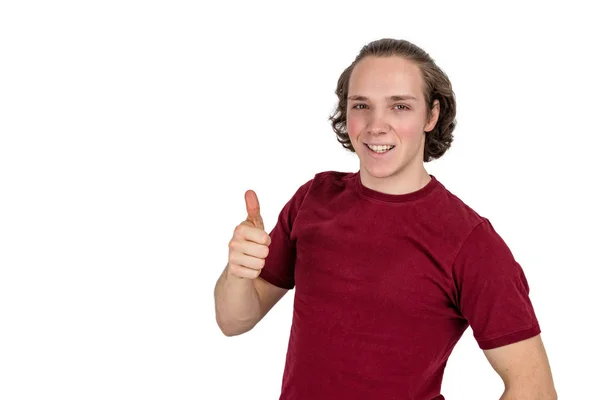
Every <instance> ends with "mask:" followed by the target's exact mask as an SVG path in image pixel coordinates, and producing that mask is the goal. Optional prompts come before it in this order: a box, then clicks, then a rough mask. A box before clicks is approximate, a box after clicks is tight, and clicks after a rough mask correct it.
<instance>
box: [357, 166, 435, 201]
mask: <svg viewBox="0 0 600 400" xmlns="http://www.w3.org/2000/svg"><path fill="white" fill-rule="evenodd" d="M429 176H430V177H431V179H430V180H429V182H427V184H426V185H425V186H423V187H422V188H421V189H418V190H416V191H414V192H410V193H404V194H389V193H382V192H378V191H376V190H373V189H370V188H368V187H366V186H365V185H363V183H362V181H361V180H360V171H357V172H355V173H354V176H353V177H352V179H353V180H354V187H355V189H356V191H357V192H358V193H359V194H360V195H361V196H364V197H367V198H369V199H373V200H377V201H381V202H384V203H405V202H408V201H414V200H418V199H420V198H422V197H425V196H427V195H428V194H429V193H431V192H432V191H433V190H434V189H435V188H437V187H438V186H439V184H440V183H439V181H438V180H437V179H436V177H435V176H434V175H431V174H429Z"/></svg>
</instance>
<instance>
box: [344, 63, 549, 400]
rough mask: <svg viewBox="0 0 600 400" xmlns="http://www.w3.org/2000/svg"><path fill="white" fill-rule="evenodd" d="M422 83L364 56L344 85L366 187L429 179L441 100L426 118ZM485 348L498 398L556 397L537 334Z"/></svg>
mask: <svg viewBox="0 0 600 400" xmlns="http://www.w3.org/2000/svg"><path fill="white" fill-rule="evenodd" d="M423 87H424V85H423V79H422V76H421V72H420V70H419V67H418V66H417V65H416V64H414V63H413V62H411V61H408V60H406V59H404V58H401V57H396V56H393V57H366V58H364V59H362V60H361V61H359V62H358V63H357V64H356V66H355V68H354V70H353V72H352V75H351V76H350V82H349V88H348V111H347V122H346V126H347V130H348V135H349V136H350V141H351V143H352V146H353V147H354V149H355V151H356V154H357V156H358V158H359V159H360V179H361V181H362V183H363V185H364V186H366V187H368V188H370V189H373V190H376V191H378V192H382V193H388V194H404V193H410V192H414V191H416V190H418V189H420V188H422V187H423V186H425V185H426V184H427V183H428V182H429V181H430V179H431V177H430V176H429V174H428V172H427V171H426V170H425V166H424V162H423V152H424V145H425V132H429V131H430V130H432V129H433V128H434V127H435V124H436V123H437V121H438V118H439V103H438V102H437V100H436V101H435V102H434V104H433V108H432V109H431V118H429V119H428V114H427V106H426V104H425V97H424V94H423ZM392 96H408V97H412V98H411V99H394V98H393V97H392ZM366 143H369V144H392V145H395V146H396V147H395V148H394V149H392V150H391V151H390V152H388V153H387V154H386V155H384V156H383V157H382V156H374V155H373V154H371V153H370V150H369V149H368V148H367V147H366V145H365V144H366ZM483 352H484V354H485V356H486V358H487V360H488V362H489V363H490V365H491V366H492V367H493V369H494V370H495V371H496V372H497V373H498V375H499V376H500V378H502V380H503V382H504V385H505V391H504V393H503V394H502V397H501V398H500V399H501V400H554V399H556V398H557V394H556V390H555V388H554V383H553V379H552V374H551V370H550V364H549V361H548V357H547V355H546V351H545V348H544V345H543V342H542V339H541V336H540V335H537V336H535V337H533V338H530V339H527V340H522V341H519V342H516V343H512V344H509V345H506V346H502V347H498V348H495V349H491V350H484V351H483Z"/></svg>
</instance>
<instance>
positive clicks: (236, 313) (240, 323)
mask: <svg viewBox="0 0 600 400" xmlns="http://www.w3.org/2000/svg"><path fill="white" fill-rule="evenodd" d="M215 312H216V318H217V324H218V325H219V327H220V328H221V331H223V333H224V334H225V335H227V336H235V335H240V334H242V333H245V332H248V331H249V330H251V329H252V328H253V327H254V326H255V325H256V323H257V322H258V321H259V319H260V315H261V314H260V299H259V297H258V292H257V291H256V288H255V286H254V281H253V280H252V279H246V278H239V277H237V276H234V275H230V274H229V273H228V269H227V268H225V270H224V271H223V273H222V274H221V276H220V277H219V279H218V280H217V283H216V285H215Z"/></svg>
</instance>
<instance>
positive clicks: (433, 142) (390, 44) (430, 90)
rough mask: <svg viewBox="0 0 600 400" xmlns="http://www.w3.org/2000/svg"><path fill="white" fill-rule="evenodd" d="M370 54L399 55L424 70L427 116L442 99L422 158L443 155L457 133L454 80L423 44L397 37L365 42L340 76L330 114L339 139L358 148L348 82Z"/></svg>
mask: <svg viewBox="0 0 600 400" xmlns="http://www.w3.org/2000/svg"><path fill="white" fill-rule="evenodd" d="M367 56H375V57H391V56H399V57H403V58H405V59H407V60H410V61H412V62H414V63H415V64H416V65H417V66H418V67H419V69H420V70H421V75H422V77H423V82H424V87H423V94H424V96H425V104H426V105H427V110H428V111H427V118H428V119H429V118H431V109H432V107H433V102H434V101H435V100H438V101H439V103H440V114H439V117H438V121H437V123H436V125H435V127H434V128H433V129H432V130H431V131H429V132H426V133H425V151H424V153H423V161H424V162H429V161H431V160H435V159H437V158H440V157H441V156H442V155H443V154H444V153H445V152H446V150H448V149H449V148H450V145H451V143H452V140H453V138H454V136H453V135H452V132H453V131H454V128H455V127H456V119H455V117H456V99H455V97H454V92H453V91H452V84H451V83H450V79H448V76H447V75H446V74H445V73H444V71H442V70H441V69H440V68H439V67H438V66H437V65H436V63H435V62H434V61H433V59H432V58H431V57H430V56H429V54H427V53H426V52H425V51H424V50H423V49H421V48H420V47H418V46H416V45H414V44H412V43H410V42H408V41H406V40H397V39H388V38H386V39H379V40H376V41H373V42H371V43H369V44H367V45H365V46H364V47H363V48H362V49H361V50H360V53H358V56H356V59H355V60H354V62H352V64H350V66H348V67H347V68H346V69H345V70H344V72H342V74H341V75H340V78H339V79H338V84H337V88H336V89H335V94H336V95H337V97H338V105H337V108H336V110H335V111H334V113H333V114H332V115H331V116H330V117H329V120H330V121H331V126H332V127H333V130H334V132H335V133H336V135H337V140H338V142H340V143H341V144H342V146H344V147H345V148H346V149H348V150H350V151H351V152H356V151H355V150H354V147H353V146H352V143H351V142H350V136H349V135H348V131H347V127H346V111H347V106H348V86H349V82H350V75H351V74H352V71H353V70H354V67H355V66H356V64H357V63H358V62H359V61H360V60H362V59H363V58H365V57H367Z"/></svg>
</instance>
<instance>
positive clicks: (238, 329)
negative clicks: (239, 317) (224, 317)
mask: <svg viewBox="0 0 600 400" xmlns="http://www.w3.org/2000/svg"><path fill="white" fill-rule="evenodd" d="M217 325H218V326H219V329H220V330H221V332H222V333H223V335H225V336H227V337H232V336H239V335H242V334H244V333H246V332H248V331H250V330H251V329H252V328H253V326H242V325H240V324H235V323H227V322H224V321H221V320H219V319H218V318H217Z"/></svg>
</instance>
